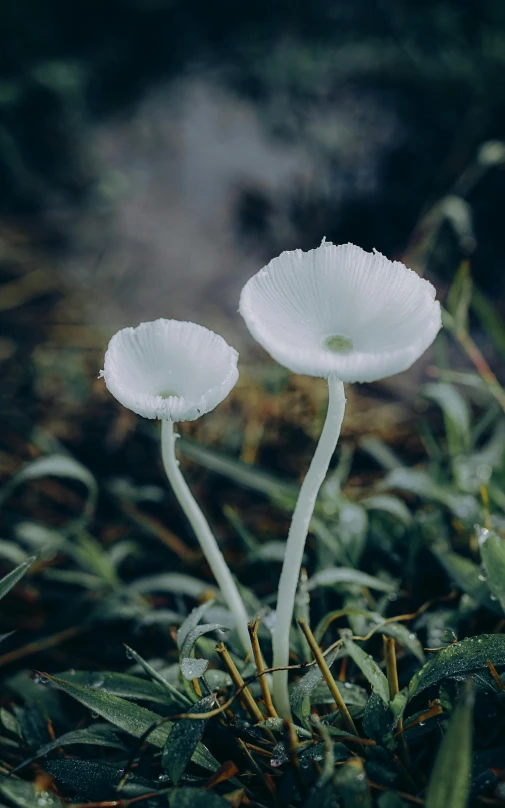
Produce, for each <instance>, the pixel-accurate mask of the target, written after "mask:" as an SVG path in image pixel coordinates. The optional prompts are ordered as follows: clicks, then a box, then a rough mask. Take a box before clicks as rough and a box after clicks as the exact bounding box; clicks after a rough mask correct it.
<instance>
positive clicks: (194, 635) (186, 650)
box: [181, 623, 229, 657]
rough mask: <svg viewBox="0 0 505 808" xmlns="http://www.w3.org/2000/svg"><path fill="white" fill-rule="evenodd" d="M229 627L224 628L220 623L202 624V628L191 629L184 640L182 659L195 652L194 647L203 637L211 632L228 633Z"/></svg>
mask: <svg viewBox="0 0 505 808" xmlns="http://www.w3.org/2000/svg"><path fill="white" fill-rule="evenodd" d="M228 630H229V629H228V627H227V626H223V625H221V624H220V623H202V625H201V626H196V627H195V628H193V629H191V631H190V632H189V633H188V635H187V637H186V639H185V640H184V643H183V646H182V648H181V657H188V656H189V655H190V654H191V651H192V650H193V646H194V644H195V643H196V641H197V640H198V639H199V638H200V637H203V635H204V634H209V633H210V632H211V631H228Z"/></svg>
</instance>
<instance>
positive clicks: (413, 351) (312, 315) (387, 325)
mask: <svg viewBox="0 0 505 808" xmlns="http://www.w3.org/2000/svg"><path fill="white" fill-rule="evenodd" d="M240 313H241V314H242V317H243V318H244V320H245V322H246V324H247V327H248V329H249V331H250V332H251V334H252V335H253V337H254V338H255V339H256V340H257V341H258V342H259V343H260V345H262V346H263V347H264V348H265V349H266V350H267V351H268V353H269V354H270V355H271V356H272V357H273V358H274V359H276V360H277V361H278V362H279V363H280V364H281V365H284V366H285V367H287V368H289V370H292V371H293V372H294V373H303V374H306V375H308V376H320V377H324V378H327V379H328V389H329V403H328V413H327V416H326V421H325V424H324V427H323V431H322V433H321V437H320V439H319V443H318V446H317V448H316V451H315V454H314V457H313V459H312V462H311V464H310V467H309V470H308V472H307V475H306V477H305V479H304V481H303V484H302V487H301V489H300V494H299V496H298V501H297V503H296V507H295V510H294V513H293V518H292V521H291V526H290V529H289V534H288V540H287V545H286V552H285V556H284V564H283V567H282V573H281V578H280V582H279V591H278V595H277V617H276V623H275V628H274V632H273V652H274V667H284V666H286V665H288V660H289V631H290V628H291V621H292V617H293V608H294V603H295V595H296V587H297V584H298V578H299V574H300V566H301V562H302V555H303V549H304V546H305V540H306V537H307V532H308V529H309V523H310V519H311V517H312V513H313V510H314V505H315V502H316V498H317V495H318V492H319V488H320V486H321V484H322V482H323V480H324V478H325V476H326V473H327V471H328V466H329V463H330V460H331V457H332V455H333V452H334V450H335V447H336V445H337V441H338V438H339V434H340V428H341V425H342V420H343V417H344V409H345V395H344V386H343V382H372V381H376V380H377V379H382V378H384V377H386V376H391V375H393V374H395V373H400V372H401V371H403V370H406V369H407V368H409V367H410V366H411V365H412V364H413V362H415V361H416V359H418V358H419V357H420V356H421V354H423V353H424V351H425V350H426V348H427V347H428V346H429V345H430V344H431V343H432V342H433V340H434V339H435V336H436V334H437V333H438V331H439V329H440V327H441V316H440V304H439V303H438V302H437V301H436V300H435V289H434V287H433V286H432V285H431V283H429V282H428V281H426V280H423V279H422V278H420V277H419V276H418V275H416V273H415V272H413V271H412V270H410V269H407V267H405V266H404V265H403V264H401V263H399V262H398V261H389V260H388V259H387V258H385V257H384V256H383V255H381V254H380V253H378V252H373V253H367V252H365V251H364V250H362V249H361V248H360V247H356V246H354V245H353V244H343V245H340V246H335V245H333V244H331V243H328V242H325V241H323V243H322V244H321V246H320V247H318V248H317V249H315V250H309V252H302V251H301V250H294V251H292V252H284V253H282V254H281V255H280V256H279V257H278V258H275V259H274V260H273V261H271V262H270V263H269V264H268V266H266V267H265V268H264V269H262V270H260V271H259V272H258V273H257V274H256V275H254V276H253V277H252V278H250V280H249V281H248V282H247V283H246V285H245V286H244V288H243V289H242V294H241V297H240ZM273 677H274V701H275V704H276V707H277V710H278V711H279V713H280V714H281V715H283V716H286V717H288V716H289V715H290V712H291V711H290V704H289V695H288V675H287V671H285V670H283V671H277V672H275V673H274V675H273Z"/></svg>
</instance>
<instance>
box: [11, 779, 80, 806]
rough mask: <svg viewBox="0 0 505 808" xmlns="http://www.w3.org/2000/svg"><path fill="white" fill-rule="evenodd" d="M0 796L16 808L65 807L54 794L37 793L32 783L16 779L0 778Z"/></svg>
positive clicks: (48, 792)
mask: <svg viewBox="0 0 505 808" xmlns="http://www.w3.org/2000/svg"><path fill="white" fill-rule="evenodd" d="M0 794H2V796H3V797H6V798H7V799H8V800H11V801H12V802H13V803H14V805H16V806H17V808H65V805H66V803H64V802H62V800H60V799H59V797H57V796H56V794H53V793H52V792H50V791H38V790H37V788H36V787H35V784H34V783H28V782H27V781H26V780H18V779H17V778H16V777H3V776H0Z"/></svg>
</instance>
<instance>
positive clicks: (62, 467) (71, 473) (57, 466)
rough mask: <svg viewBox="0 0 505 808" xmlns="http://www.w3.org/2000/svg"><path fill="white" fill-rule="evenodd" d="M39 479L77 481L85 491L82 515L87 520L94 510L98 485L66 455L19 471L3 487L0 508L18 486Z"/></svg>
mask: <svg viewBox="0 0 505 808" xmlns="http://www.w3.org/2000/svg"><path fill="white" fill-rule="evenodd" d="M41 477H63V478H65V479H69V480H77V481H78V482H80V483H82V484H83V485H84V486H85V488H86V489H87V501H86V505H85V507H84V515H85V516H86V517H87V518H88V519H89V518H90V517H91V516H92V515H93V513H94V510H95V505H96V501H97V499H98V485H97V482H96V480H95V478H94V477H93V475H92V474H91V472H90V471H88V469H87V468H86V467H85V466H83V465H82V463H79V462H78V461H77V460H74V458H73V457H69V456H68V455H57V454H53V455H47V456H45V457H39V458H37V460H33V461H32V462H30V463H28V464H27V465H26V466H25V467H24V468H22V469H21V471H19V472H18V473H17V474H15V475H14V477H13V478H12V479H11V480H10V481H9V483H8V484H7V485H6V486H4V489H3V491H2V494H1V496H0V506H1V505H2V504H3V502H4V501H5V500H6V499H7V497H9V496H10V494H11V493H12V491H13V490H14V489H15V488H17V486H18V485H21V484H22V483H25V482H28V481H29V480H37V479H40V478H41Z"/></svg>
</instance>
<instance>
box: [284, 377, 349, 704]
mask: <svg viewBox="0 0 505 808" xmlns="http://www.w3.org/2000/svg"><path fill="white" fill-rule="evenodd" d="M328 392H329V399H328V412H327V414H326V420H325V422H324V427H323V431H322V432H321V436H320V438H319V443H318V444H317V447H316V451H315V453H314V457H313V458H312V462H311V464H310V466H309V470H308V472H307V474H306V476H305V479H304V481H303V484H302V487H301V489H300V493H299V494H298V500H297V502H296V506H295V510H294V513H293V518H292V520H291V526H290V528H289V533H288V540H287V544H286V552H285V554H284V563H283V565H282V572H281V577H280V581H279V590H278V592H277V612H276V621H275V628H274V631H273V652H274V660H273V666H274V668H284V667H286V666H287V665H288V664H289V632H290V628H291V621H292V619H293V610H294V605H295V597H296V587H297V585H298V578H299V576H300V568H301V565H302V558H303V549H304V547H305V541H306V538H307V533H308V530H309V524H310V520H311V518H312V513H313V511H314V506H315V504H316V499H317V495H318V493H319V489H320V487H321V485H322V483H323V481H324V478H325V477H326V474H327V472H328V466H329V465H330V460H331V458H332V455H333V452H334V451H335V447H336V445H337V442H338V439H339V436H340V427H341V426H342V421H343V418H344V411H345V394H344V385H343V384H342V382H341V381H340V379H337V378H336V377H335V376H330V377H329V378H328ZM273 695H274V703H275V706H276V708H277V711H278V713H279V715H281V716H282V717H283V718H290V716H291V708H290V704H289V694H288V672H287V670H280V671H274V673H273Z"/></svg>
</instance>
